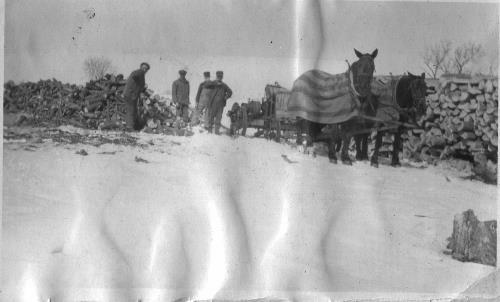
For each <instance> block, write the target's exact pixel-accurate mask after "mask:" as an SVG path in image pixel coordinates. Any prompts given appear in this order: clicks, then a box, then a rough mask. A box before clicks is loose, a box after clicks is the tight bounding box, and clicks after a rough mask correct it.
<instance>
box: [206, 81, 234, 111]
mask: <svg viewBox="0 0 500 302" xmlns="http://www.w3.org/2000/svg"><path fill="white" fill-rule="evenodd" d="M207 86H208V87H210V88H212V89H214V91H213V95H212V100H211V102H210V106H214V105H217V106H218V105H221V106H223V107H224V106H226V100H227V99H229V98H230V97H231V96H232V95H233V91H232V90H231V88H229V86H227V85H226V83H224V82H222V81H221V80H215V81H213V82H212V83H211V84H209V85H207Z"/></svg>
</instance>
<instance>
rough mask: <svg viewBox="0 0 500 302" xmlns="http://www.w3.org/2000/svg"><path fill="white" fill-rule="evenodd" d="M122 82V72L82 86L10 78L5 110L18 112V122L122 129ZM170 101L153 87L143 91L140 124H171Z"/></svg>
mask: <svg viewBox="0 0 500 302" xmlns="http://www.w3.org/2000/svg"><path fill="white" fill-rule="evenodd" d="M125 83H126V81H125V80H124V78H123V76H122V75H117V76H115V75H106V76H105V77H104V78H102V79H100V80H97V81H90V82H88V83H86V84H85V85H83V86H78V85H74V84H63V83H61V82H60V81H58V80H56V79H51V80H40V81H38V82H36V83H33V82H26V83H20V84H15V83H14V82H12V81H10V82H7V83H5V85H4V112H5V113H21V115H20V118H19V120H18V124H20V125H32V126H54V125H62V124H69V125H74V126H78V127H82V128H89V129H99V128H101V129H111V128H121V127H123V124H124V117H125V103H124V100H123V97H122V94H123V90H124V88H125ZM169 103H170V101H169V100H168V99H167V98H164V97H160V96H159V95H157V94H154V92H153V91H152V90H147V91H145V92H144V93H142V94H141V99H140V101H139V107H140V115H141V119H142V120H143V124H146V125H147V126H149V127H150V128H156V127H157V126H158V125H161V124H171V121H170V120H171V119H173V117H174V116H175V108H174V107H173V106H171V104H169ZM155 125H156V126H155Z"/></svg>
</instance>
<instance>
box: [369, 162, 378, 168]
mask: <svg viewBox="0 0 500 302" xmlns="http://www.w3.org/2000/svg"><path fill="white" fill-rule="evenodd" d="M370 165H371V166H372V167H375V168H378V163H374V162H371V163H370Z"/></svg>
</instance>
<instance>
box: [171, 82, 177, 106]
mask: <svg viewBox="0 0 500 302" xmlns="http://www.w3.org/2000/svg"><path fill="white" fill-rule="evenodd" d="M172 101H173V102H174V103H177V83H176V82H175V81H174V82H173V83H172Z"/></svg>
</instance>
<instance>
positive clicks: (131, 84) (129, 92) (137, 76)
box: [123, 69, 146, 100]
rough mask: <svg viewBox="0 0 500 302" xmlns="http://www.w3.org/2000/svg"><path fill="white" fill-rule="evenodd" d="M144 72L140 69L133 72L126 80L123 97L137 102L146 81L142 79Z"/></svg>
mask: <svg viewBox="0 0 500 302" xmlns="http://www.w3.org/2000/svg"><path fill="white" fill-rule="evenodd" d="M145 74H146V73H145V72H144V70H142V69H137V70H135V71H133V72H132V73H131V74H130V76H129V77H128V79H127V84H126V85H125V90H124V91H123V97H125V98H126V99H129V100H137V99H138V98H139V95H140V94H141V92H142V91H143V90H144V88H145V87H146V80H145V78H144V76H145Z"/></svg>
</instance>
